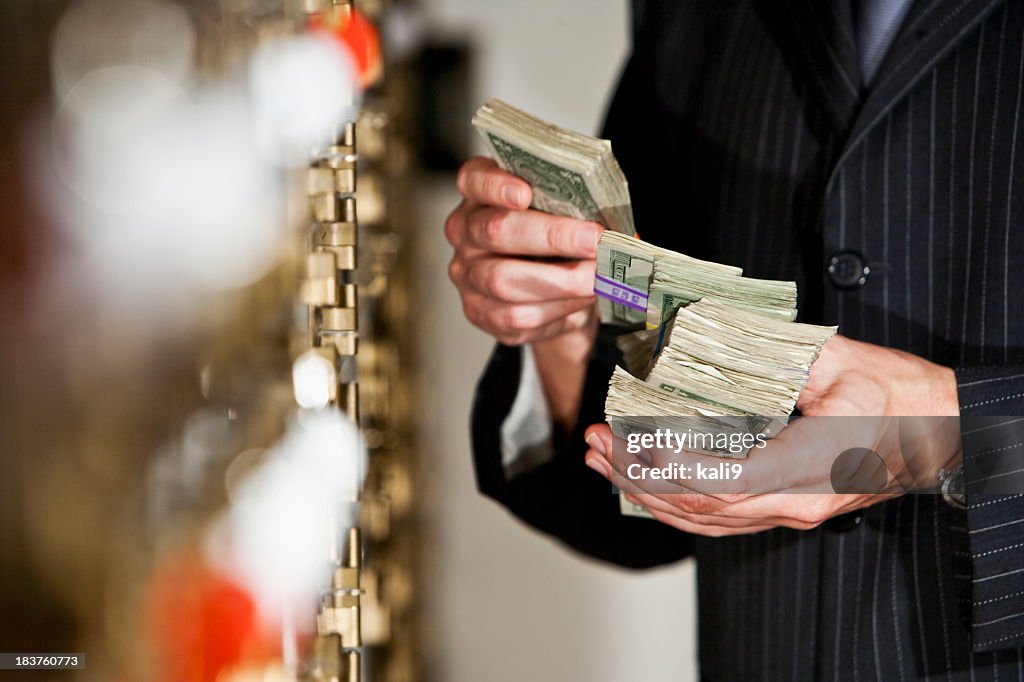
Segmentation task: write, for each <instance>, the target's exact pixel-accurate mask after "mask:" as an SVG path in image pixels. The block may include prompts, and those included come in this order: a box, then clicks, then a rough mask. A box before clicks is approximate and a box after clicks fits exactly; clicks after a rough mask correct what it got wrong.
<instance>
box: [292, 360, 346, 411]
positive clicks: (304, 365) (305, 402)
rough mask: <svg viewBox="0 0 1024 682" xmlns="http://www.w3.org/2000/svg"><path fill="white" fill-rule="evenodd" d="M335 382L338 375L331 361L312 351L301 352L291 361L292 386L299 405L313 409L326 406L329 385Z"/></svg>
mask: <svg viewBox="0 0 1024 682" xmlns="http://www.w3.org/2000/svg"><path fill="white" fill-rule="evenodd" d="M337 382H338V375H337V372H335V370H334V365H333V364H331V361H330V360H328V359H327V358H325V357H324V356H322V355H319V354H317V353H315V352H313V351H307V352H305V353H303V354H302V355H300V356H299V357H297V358H295V362H294V363H292V388H293V389H294V391H295V402H297V403H298V404H299V406H300V407H305V408H307V409H313V410H319V409H321V408H324V407H327V402H328V401H329V400H330V398H331V385H332V384H336V383H337Z"/></svg>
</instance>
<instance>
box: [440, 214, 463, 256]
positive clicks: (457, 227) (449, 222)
mask: <svg viewBox="0 0 1024 682" xmlns="http://www.w3.org/2000/svg"><path fill="white" fill-rule="evenodd" d="M463 222H464V219H463V216H462V207H461V206H460V207H459V208H456V209H455V210H454V211H452V212H451V213H449V214H448V217H447V218H446V219H445V221H444V236H445V239H447V240H448V243H449V244H451V245H452V246H454V247H456V248H458V246H459V244H460V243H461V242H462V225H463Z"/></svg>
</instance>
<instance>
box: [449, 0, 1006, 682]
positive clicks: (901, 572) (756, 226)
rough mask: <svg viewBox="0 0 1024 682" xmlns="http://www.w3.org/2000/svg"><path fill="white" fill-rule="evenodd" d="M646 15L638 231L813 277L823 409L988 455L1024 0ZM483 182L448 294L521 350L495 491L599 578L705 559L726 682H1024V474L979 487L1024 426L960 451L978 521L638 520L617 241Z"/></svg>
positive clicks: (506, 384) (629, 139) (684, 500)
mask: <svg viewBox="0 0 1024 682" xmlns="http://www.w3.org/2000/svg"><path fill="white" fill-rule="evenodd" d="M633 10H634V26H633V43H634V48H633V54H632V55H631V57H630V60H629V63H628V65H627V66H626V70H625V73H624V74H623V77H622V80H621V83H620V85H619V87H618V90H617V92H616V95H615V97H614V100H613V102H612V105H611V108H610V111H609V114H608V119H607V123H606V128H605V132H604V135H605V136H606V137H608V138H610V139H611V140H612V143H613V146H614V149H615V152H616V156H617V157H618V159H619V161H620V163H621V165H622V167H623V169H624V170H625V172H626V175H627V177H628V179H629V181H630V189H631V193H632V197H633V204H634V211H635V216H636V222H637V226H638V229H639V231H640V234H641V236H642V237H643V238H644V239H645V240H647V241H650V242H653V243H655V244H658V245H661V246H665V247H667V248H671V249H675V250H678V251H682V252H684V253H687V254H689V255H693V256H696V257H699V258H705V259H709V260H714V261H718V262H723V263H729V264H732V265H738V266H742V267H743V268H744V273H745V274H746V275H750V276H753V277H766V278H773V279H795V280H796V281H797V282H798V283H799V286H800V292H801V301H800V310H801V319H803V320H804V321H809V322H819V323H829V324H838V325H839V328H840V334H841V336H839V337H836V338H835V339H833V340H832V341H830V342H829V343H828V344H827V345H826V346H825V349H824V350H823V352H822V354H821V356H820V357H819V359H818V361H817V362H816V363H815V365H814V367H813V368H812V371H811V378H810V381H809V383H808V385H807V388H806V389H805V390H804V392H803V394H801V396H800V400H799V402H798V407H799V408H800V409H801V411H802V412H803V414H805V415H823V416H828V415H898V416H904V415H959V416H960V419H961V421H962V423H963V424H964V427H963V428H964V429H965V433H966V432H968V431H970V430H971V426H970V423H971V419H972V418H973V417H974V416H976V415H1024V318H1022V317H1021V316H1020V315H1018V314H1017V311H1016V310H1015V305H1014V302H1015V300H1016V299H1015V297H1016V296H1018V294H1017V293H1016V292H1019V291H1021V290H1024V268H1022V267H1021V266H1020V263H1021V262H1022V259H1024V172H1022V171H1021V170H1020V169H1018V166H1019V165H1020V163H1021V161H1020V159H1022V158H1024V156H1021V154H1024V149H1020V147H1021V145H1022V144H1024V130H1021V125H1020V124H1021V118H1022V117H1021V116H1020V113H1021V106H1022V94H1024V86H1022V82H1024V35H1022V34H1024V0H917V1H914V2H889V3H886V2H878V1H877V0H860V1H859V2H854V3H853V4H852V5H851V3H850V2H849V0H763V1H758V0H736V1H735V2H721V1H720V0H718V1H712V0H706V1H690V2H684V1H683V0H664V2H659V1H657V0H646V1H644V0H637V1H635V2H634V3H633ZM458 188H459V191H460V192H461V193H462V195H463V197H464V200H463V202H462V204H460V206H459V207H458V208H457V209H456V210H455V211H454V212H453V213H452V215H451V216H450V217H449V220H448V222H447V224H446V234H447V237H448V239H449V241H451V243H452V244H453V246H454V248H455V255H454V257H453V259H452V263H451V266H450V275H451V278H452V280H453V282H454V283H455V284H456V286H457V287H458V288H459V291H460V293H461V295H462V300H463V306H464V309H465V313H466V316H467V318H468V319H469V320H470V321H471V322H472V323H474V324H476V325H477V326H479V327H480V328H482V329H484V330H485V331H487V332H488V333H490V334H492V335H493V336H494V337H495V338H496V339H497V340H498V342H499V345H498V346H497V347H496V350H495V353H494V356H493V357H492V359H491V362H490V364H489V365H488V367H487V369H486V371H485V373H484V376H483V378H482V380H481V383H480V386H479V389H478V395H477V400H476V403H475V407H474V415H473V437H474V449H475V457H476V466H477V474H478V482H479V485H480V488H481V490H482V491H483V492H484V493H486V494H488V495H490V496H492V497H494V498H495V499H496V500H498V501H499V502H501V503H502V504H504V505H506V506H507V507H509V509H511V510H512V511H513V512H514V513H515V514H516V515H518V516H519V517H520V518H522V519H523V520H524V521H526V522H527V523H530V524H532V525H534V526H536V527H537V528H539V529H540V530H542V531H544V532H546V533H550V534H552V535H554V536H556V537H558V538H560V539H561V540H563V541H564V542H566V543H567V544H568V545H570V546H571V547H573V548H575V549H577V550H579V551H581V552H584V553H586V554H588V555H590V556H594V557H597V558H600V559H603V560H607V561H611V562H614V563H617V564H621V565H624V566H632V567H645V566H652V565H657V564H661V563H665V562H669V561H674V560H677V559H680V558H683V557H686V556H690V555H695V556H696V557H697V567H698V580H699V600H700V603H699V619H700V663H701V674H702V676H703V677H705V678H706V679H710V680H746V679H794V680H806V679H832V678H835V679H860V678H871V679H1000V680H1006V679H1020V680H1024V652H1022V650H1021V647H1022V646H1024V496H1021V495H1020V494H1019V493H1020V492H1022V491H1024V488H1021V486H1020V482H1019V473H1018V474H1016V477H1015V476H1014V475H1013V467H1012V466H1011V467H1008V468H1005V469H1001V470H1000V473H999V474H998V476H1004V472H1005V474H1006V476H1005V478H1002V479H1001V480H1002V482H1003V483H1004V484H1007V483H1010V485H1005V486H1004V487H1003V488H1001V489H1002V490H1006V491H1014V490H1015V491H1016V493H1017V494H1013V495H1002V496H992V495H984V494H980V493H977V492H976V491H978V490H979V489H981V488H985V487H986V485H985V484H986V479H991V478H993V477H994V476H995V475H994V474H992V473H991V468H990V467H989V465H987V464H980V463H981V462H985V461H987V460H985V459H984V458H986V457H992V456H998V457H1003V458H1010V461H1011V462H1013V461H1016V462H1018V463H1021V462H1024V456H1022V455H1024V428H1021V424H1022V423H1024V422H1020V421H1014V420H1012V419H1007V420H1003V422H1004V423H1003V424H1002V425H1001V426H999V428H997V429H995V431H996V432H998V434H999V436H998V444H999V445H998V447H992V446H983V447H969V444H968V438H967V437H966V436H965V443H964V476H965V478H966V487H967V496H966V506H967V508H966V510H963V509H959V508H957V507H956V505H955V500H953V499H950V500H949V501H947V500H946V499H944V498H943V497H942V496H940V495H904V496H900V497H898V498H896V499H892V498H891V497H883V496H879V495H866V494H865V495H857V496H853V497H852V498H851V497H849V496H840V495H831V496H817V497H813V498H808V497H806V496H802V495H792V494H790V495H786V494H778V495H760V496H749V497H744V496H740V497H737V498H728V499H727V500H726V501H725V502H723V501H722V499H720V497H714V496H711V495H700V494H692V495H677V496H662V497H654V496H645V495H637V496H636V497H635V498H634V499H636V501H637V502H639V503H641V504H644V505H645V506H647V507H648V508H649V509H651V510H652V512H653V513H654V515H655V516H656V518H657V519H658V521H660V522H661V523H658V522H657V521H651V520H646V519H635V518H627V517H623V516H621V515H620V514H619V511H618V500H617V498H616V497H614V496H613V495H610V494H609V486H608V482H607V480H605V479H606V478H612V477H613V476H614V472H613V471H611V468H610V464H609V459H608V455H609V453H610V451H611V446H612V441H611V435H610V432H609V431H608V428H607V426H604V425H603V424H602V422H603V421H604V418H603V412H602V407H603V401H604V397H605V393H606V388H607V380H608V376H609V374H610V373H611V369H612V367H613V366H614V363H615V361H616V360H617V358H618V354H617V352H616V351H615V347H614V342H613V333H612V331H611V330H608V329H603V328H602V329H599V328H598V322H597V319H596V316H595V315H596V314H595V307H594V298H593V294H592V286H593V276H594V270H595V262H594V258H595V254H596V243H597V240H598V238H599V235H600V227H599V226H597V225H594V224H589V223H583V222H578V221H573V220H568V219H565V218H557V217H553V216H549V215H545V214H542V213H539V212H536V211H532V210H530V209H529V208H528V206H529V204H530V201H531V193H530V188H529V186H528V185H527V184H526V183H525V182H523V181H521V180H519V179H517V178H515V177H513V176H510V175H508V174H505V173H503V172H501V171H500V170H499V169H497V167H496V166H494V164H493V163H492V162H490V161H488V160H485V159H473V160H470V161H469V162H467V163H466V164H465V166H464V167H463V168H462V170H461V171H460V173H459V177H458ZM533 256H559V257H562V258H564V259H568V260H564V261H552V260H551V259H545V260H538V259H536V258H531V257H533ZM983 426H985V427H986V428H987V427H989V426H991V424H988V423H985V424H983ZM980 430H981V429H980V428H979V429H975V431H980ZM988 430H989V431H991V430H992V429H988ZM584 438H586V441H584ZM988 442H991V439H989V441H988ZM588 445H589V448H588ZM837 454H838V453H837ZM759 456H760V455H759V454H757V453H754V454H752V455H751V458H750V460H749V461H750V462H751V463H752V465H753V463H754V461H755V458H757V457H759ZM1004 464H1005V462H1004ZM947 465H948V462H943V461H938V460H936V461H929V462H928V463H927V469H928V470H927V471H926V472H925V474H924V475H923V477H924V478H936V477H938V476H939V473H940V471H941V472H943V473H948V472H947V471H946V468H945V467H946V466H947ZM587 466H589V467H590V468H591V469H593V470H595V471H597V472H598V474H600V475H595V474H594V473H593V472H592V471H590V470H588V469H587V468H586V467H587ZM1001 466H1002V465H1001ZM987 467H989V468H987ZM1018 468H1024V463H1021V464H1020V466H1019V467H1018ZM1014 486H1016V487H1014ZM825 498H827V499H825Z"/></svg>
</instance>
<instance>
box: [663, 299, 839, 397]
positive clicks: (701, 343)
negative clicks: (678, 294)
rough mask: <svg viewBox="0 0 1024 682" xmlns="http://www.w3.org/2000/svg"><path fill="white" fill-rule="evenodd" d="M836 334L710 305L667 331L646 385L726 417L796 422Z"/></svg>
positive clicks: (691, 308)
mask: <svg viewBox="0 0 1024 682" xmlns="http://www.w3.org/2000/svg"><path fill="white" fill-rule="evenodd" d="M835 333H836V328H835V327H820V326H817V325H812V324H801V323H797V322H785V321H780V320H777V319H773V318H771V317H767V316H764V315H761V314H758V313H754V312H750V311H749V310H745V309H743V308H737V307H734V306H731V305H725V304H722V303H719V302H718V301H716V300H714V299H711V298H704V299H701V300H699V301H697V302H695V303H691V304H690V305H688V306H686V307H685V308H680V309H679V311H678V312H677V313H676V315H675V318H674V319H673V320H672V321H671V322H670V324H669V326H668V327H666V328H665V330H664V331H663V334H662V338H663V344H662V348H661V351H660V352H659V353H658V357H657V359H656V360H655V361H654V364H653V365H652V366H651V369H650V371H649V372H648V373H647V377H646V381H647V382H648V383H649V384H652V385H655V386H657V387H658V388H660V389H662V390H664V391H673V392H675V393H677V394H681V395H684V396H694V397H695V398H696V399H697V400H699V401H700V402H701V403H703V406H704V409H705V410H707V409H712V410H718V411H719V414H750V415H771V416H788V415H789V413H790V412H792V411H793V408H794V406H795V405H796V401H797V398H798V397H799V396H800V391H802V390H803V388H804V384H806V383H807V377H808V375H809V373H810V369H811V364H812V363H813V362H814V360H815V359H816V358H817V357H818V353H819V352H820V351H821V347H822V346H823V345H824V344H825V342H826V341H828V339H830V338H831V337H832V335H833V334H835Z"/></svg>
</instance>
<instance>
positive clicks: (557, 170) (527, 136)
mask: <svg viewBox="0 0 1024 682" xmlns="http://www.w3.org/2000/svg"><path fill="white" fill-rule="evenodd" d="M473 125H474V127H476V129H477V131H479V133H480V136H481V137H483V139H484V144H486V145H487V148H488V149H489V150H490V151H491V154H492V156H493V157H494V160H495V161H496V162H497V163H498V165H499V166H501V167H502V168H503V169H504V170H506V171H508V172H509V173H513V174H515V175H518V176H519V177H521V178H523V179H524V180H526V181H527V182H529V183H530V185H531V186H532V187H533V204H532V207H533V208H535V209H537V210H540V211H546V212H548V213H553V214H555V215H563V216H568V217H570V218H578V219H580V220H592V221H594V222H596V223H600V224H601V225H603V226H605V227H607V228H609V229H612V230H615V231H617V232H623V233H626V234H633V233H634V232H635V229H634V225H633V208H632V205H631V204H630V201H629V187H628V185H627V184H626V176H625V175H623V173H622V169H621V168H619V162H618V161H616V160H615V156H614V155H613V154H612V145H611V142H609V141H608V140H600V139H598V138H596V137H590V136H589V135H583V134H582V133H577V132H574V131H572V130H566V129H564V128H559V127H558V126H555V125H552V124H551V123H548V122H546V121H542V120H541V119H539V118H536V117H535V116H531V115H530V114H527V113H526V112H525V111H522V110H520V109H516V108H515V107H513V106H511V105H510V104H507V103H505V102H502V101H501V100H500V99H495V98H493V97H492V98H490V99H488V100H487V101H486V102H484V104H483V106H481V107H480V108H479V109H478V110H477V112H476V115H474V116H473Z"/></svg>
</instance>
